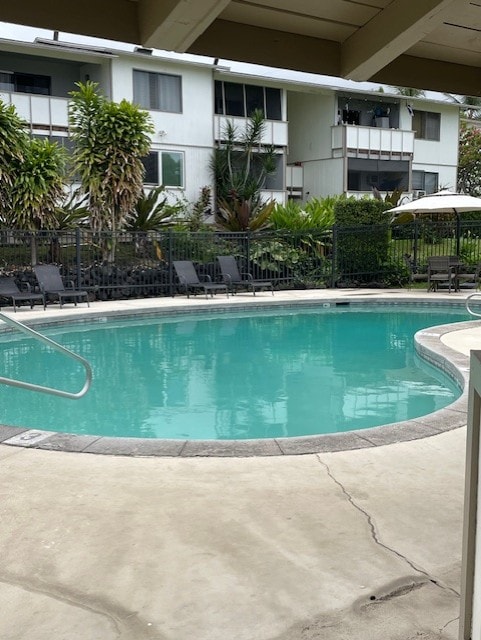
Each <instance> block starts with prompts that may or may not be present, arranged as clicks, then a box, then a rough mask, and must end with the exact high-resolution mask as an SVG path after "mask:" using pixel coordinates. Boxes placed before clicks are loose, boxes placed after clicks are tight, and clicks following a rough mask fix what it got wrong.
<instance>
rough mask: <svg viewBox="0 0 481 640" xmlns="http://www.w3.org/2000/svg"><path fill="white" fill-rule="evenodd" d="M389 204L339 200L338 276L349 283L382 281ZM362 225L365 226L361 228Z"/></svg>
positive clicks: (387, 246)
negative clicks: (352, 281)
mask: <svg viewBox="0 0 481 640" xmlns="http://www.w3.org/2000/svg"><path fill="white" fill-rule="evenodd" d="M391 206H392V205H391V204H389V203H387V202H384V201H382V200H374V199H367V198H366V199H363V200H355V199H354V198H352V199H347V200H339V201H338V202H336V204H335V207H334V215H335V229H336V233H337V252H336V260H335V269H336V273H337V279H338V281H341V282H349V281H351V280H352V279H353V275H354V274H356V276H355V277H356V281H357V282H359V283H361V282H364V283H365V282H373V281H377V280H381V279H382V276H383V273H384V271H385V269H386V265H387V262H388V256H389V239H390V233H389V230H390V227H389V219H390V215H389V214H387V213H386V210H387V209H389V208H391ZM363 227H365V229H364V228H363Z"/></svg>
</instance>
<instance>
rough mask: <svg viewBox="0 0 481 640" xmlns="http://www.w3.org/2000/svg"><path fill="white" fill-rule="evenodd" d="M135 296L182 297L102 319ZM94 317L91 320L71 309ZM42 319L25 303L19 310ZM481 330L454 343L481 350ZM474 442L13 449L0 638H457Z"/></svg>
mask: <svg viewBox="0 0 481 640" xmlns="http://www.w3.org/2000/svg"><path fill="white" fill-rule="evenodd" d="M334 294H335V295H334ZM382 294H383V292H380V291H374V292H360V291H345V292H339V291H335V292H332V291H325V292H324V291H322V292H320V291H317V292H289V293H286V294H277V293H276V296H275V299H276V301H277V300H278V301H281V300H284V301H289V302H294V301H295V300H307V299H310V300H324V301H328V300H330V299H334V298H337V297H339V296H340V295H342V296H345V297H351V299H359V297H360V296H361V295H362V297H363V298H366V299H373V298H374V297H377V296H380V295H382ZM384 295H385V296H387V297H389V298H390V299H391V298H398V299H402V298H405V297H409V298H411V299H413V298H414V299H421V298H423V299H424V298H425V297H426V294H421V293H419V292H413V293H409V294H407V293H406V292H394V291H389V292H385V294H384ZM445 297H446V299H448V296H447V295H446V296H445ZM462 297H464V295H463V294H451V296H449V300H452V301H454V300H457V299H459V298H462ZM241 298H242V300H241ZM268 298H270V294H261V295H258V296H256V300H255V302H256V303H257V304H262V301H265V300H268ZM437 298H438V297H437V296H435V295H434V294H430V297H429V298H428V299H429V300H433V301H434V300H436V299H437ZM250 299H251V298H250ZM246 300H247V296H236V299H235V300H234V299H232V300H231V301H230V302H231V303H232V304H233V305H234V304H235V305H239V304H242V303H244V302H246ZM205 302H206V301H205V300H204V301H203V302H201V301H200V299H197V300H194V301H193V302H192V304H193V305H194V306H195V305H201V304H205ZM212 302H213V303H214V304H220V302H219V300H217V299H216V300H214V301H212ZM209 303H210V301H209ZM136 304H137V306H140V307H142V308H145V307H149V306H150V307H157V306H159V305H160V306H162V305H164V306H166V305H170V304H172V301H171V300H162V301H153V300H152V301H150V300H147V301H128V302H127V301H125V302H118V303H97V305H92V311H89V312H88V313H93V312H95V310H97V311H98V310H99V308H100V307H99V306H98V305H102V313H104V312H105V313H106V312H109V313H115V314H118V313H122V310H125V309H127V308H129V309H132V308H134V305H136ZM175 304H176V305H177V304H178V305H180V306H181V307H183V308H187V307H188V306H189V305H188V303H187V302H186V301H185V300H184V299H182V300H181V299H178V300H177V299H176V300H175ZM47 313H48V314H53V315H55V314H56V313H57V314H58V313H59V310H58V309H51V310H49V311H47ZM78 313H82V314H83V313H87V310H86V309H84V308H82V310H80V308H77V309H71V310H68V311H67V315H74V314H78ZM41 314H43V312H42V311H39V312H37V311H35V312H30V311H29V310H26V309H25V310H24V309H22V310H21V311H19V312H18V313H17V314H16V317H17V318H18V319H20V320H23V319H27V318H33V317H37V316H41V317H42V318H44V317H45V316H42V315H41ZM12 315H13V314H12ZM477 332H479V329H478V330H477V331H476V330H475V329H474V328H473V329H467V330H465V331H463V332H459V333H460V334H461V333H462V335H459V336H457V337H455V338H453V337H452V336H454V335H455V334H454V333H453V334H449V335H448V337H446V336H445V337H444V338H443V341H445V340H448V342H449V341H450V340H451V344H450V346H451V347H452V348H456V349H458V350H459V351H464V352H467V351H469V348H470V346H471V345H472V344H474V343H475V341H477V340H478V338H477ZM453 345H454V346H453ZM477 346H480V345H479V342H477ZM464 446H465V428H458V429H455V430H453V431H448V432H446V433H442V434H439V435H435V436H432V437H429V438H425V439H421V440H416V441H412V442H399V443H394V444H390V445H386V446H380V447H375V448H368V449H358V450H355V451H341V452H336V453H318V454H311V455H298V456H290V455H284V456H279V457H275V456H274V457H249V458H166V457H161V458H141V457H121V456H103V455H102V456H101V455H92V454H86V453H68V452H62V451H45V450H36V449H31V448H21V447H12V446H8V445H0V544H1V548H2V562H1V563H0V603H1V615H0V638H2V640H47V639H48V640H53V639H55V640H114V639H122V640H147V639H156V640H194V639H195V640H314V639H316V640H331V639H332V640H334V639H335V640H344V639H346V640H348V639H349V640H364V639H366V640H367V639H369V640H386V639H390V640H411V639H414V638H416V639H422V640H431V639H432V640H434V639H435V638H436V639H451V640H454V639H455V638H457V627H458V620H457V616H458V614H459V590H460V557H461V533H462V510H463V488H464V487H463V483H464V456H465V452H464Z"/></svg>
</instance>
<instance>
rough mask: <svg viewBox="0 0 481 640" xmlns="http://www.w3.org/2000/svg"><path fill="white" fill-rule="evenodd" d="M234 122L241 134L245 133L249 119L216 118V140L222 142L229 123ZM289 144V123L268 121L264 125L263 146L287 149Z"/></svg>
mask: <svg viewBox="0 0 481 640" xmlns="http://www.w3.org/2000/svg"><path fill="white" fill-rule="evenodd" d="M228 122H232V123H233V125H234V127H235V128H236V130H237V132H238V133H239V134H242V133H243V132H244V131H245V128H246V125H247V123H248V122H249V118H235V117H233V116H214V138H215V140H222V139H223V138H225V135H223V134H224V131H225V129H226V126H227V123H228ZM287 142H288V136H287V122H283V121H280V120H266V121H265V123H264V135H263V136H262V144H274V145H276V146H280V147H286V146H287Z"/></svg>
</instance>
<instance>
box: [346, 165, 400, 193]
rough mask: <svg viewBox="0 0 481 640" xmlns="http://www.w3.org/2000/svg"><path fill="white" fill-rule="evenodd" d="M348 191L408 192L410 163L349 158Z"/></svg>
mask: <svg viewBox="0 0 481 640" xmlns="http://www.w3.org/2000/svg"><path fill="white" fill-rule="evenodd" d="M347 169H348V171H347V188H348V191H372V189H373V188H376V189H378V191H393V190H394V189H400V190H401V191H407V189H408V185H409V162H408V161H407V160H367V159H361V158H348V165H347Z"/></svg>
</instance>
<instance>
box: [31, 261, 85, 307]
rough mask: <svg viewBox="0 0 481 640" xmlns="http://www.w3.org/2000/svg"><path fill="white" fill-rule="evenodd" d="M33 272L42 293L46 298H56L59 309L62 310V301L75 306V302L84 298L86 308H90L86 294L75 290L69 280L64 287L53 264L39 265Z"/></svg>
mask: <svg viewBox="0 0 481 640" xmlns="http://www.w3.org/2000/svg"><path fill="white" fill-rule="evenodd" d="M33 270H34V273H35V275H36V276H37V280H38V284H39V285H40V290H41V291H42V293H43V294H44V295H45V296H46V297H52V298H54V299H55V298H58V301H59V302H60V308H62V306H63V303H64V300H67V301H68V300H71V301H73V303H74V304H75V306H77V301H78V300H80V301H81V300H82V299H83V298H85V301H86V303H87V306H88V307H90V304H89V296H88V292H87V291H81V290H79V289H75V287H74V284H73V282H72V281H71V280H70V281H69V282H68V283H67V284H68V286H65V284H64V281H63V280H62V276H61V275H60V270H59V268H58V267H56V266H55V265H54V264H39V265H37V266H35V267H34V268H33Z"/></svg>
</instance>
